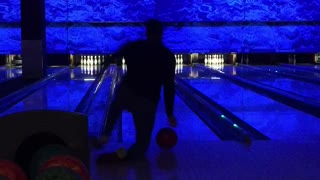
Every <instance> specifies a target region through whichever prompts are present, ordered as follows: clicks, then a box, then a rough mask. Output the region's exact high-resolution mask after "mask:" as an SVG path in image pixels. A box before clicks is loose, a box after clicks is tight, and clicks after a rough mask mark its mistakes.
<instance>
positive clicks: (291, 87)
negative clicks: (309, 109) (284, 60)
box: [222, 66, 320, 103]
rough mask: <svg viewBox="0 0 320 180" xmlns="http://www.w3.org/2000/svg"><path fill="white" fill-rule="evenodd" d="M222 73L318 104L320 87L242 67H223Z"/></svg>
mask: <svg viewBox="0 0 320 180" xmlns="http://www.w3.org/2000/svg"><path fill="white" fill-rule="evenodd" d="M222 71H223V72H225V73H226V74H232V75H236V76H238V77H241V78H244V79H246V80H250V81H255V82H259V83H261V84H264V85H268V86H271V87H273V88H277V89H281V90H284V91H286V92H287V93H288V94H289V93H291V94H296V95H299V96H303V97H305V98H306V99H309V100H311V101H312V100H316V101H319V103H320V92H319V88H320V85H316V84H313V83H309V82H304V81H302V80H295V79H291V78H289V77H284V76H279V75H277V74H276V72H274V73H265V72H258V71H255V70H252V69H250V68H246V67H242V66H224V68H223V70H222Z"/></svg>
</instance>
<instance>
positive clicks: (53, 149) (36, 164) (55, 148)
mask: <svg viewBox="0 0 320 180" xmlns="http://www.w3.org/2000/svg"><path fill="white" fill-rule="evenodd" d="M68 154H70V153H69V151H68V149H67V148H66V147H64V146H63V145H59V144H51V145H47V146H44V147H42V148H40V149H39V150H38V151H36V152H35V153H34V155H33V156H32V160H31V163H30V166H29V173H30V177H31V178H34V177H36V176H37V175H38V173H39V170H40V168H41V166H42V165H43V164H44V163H45V162H46V161H47V160H49V159H50V158H52V157H54V156H57V155H68Z"/></svg>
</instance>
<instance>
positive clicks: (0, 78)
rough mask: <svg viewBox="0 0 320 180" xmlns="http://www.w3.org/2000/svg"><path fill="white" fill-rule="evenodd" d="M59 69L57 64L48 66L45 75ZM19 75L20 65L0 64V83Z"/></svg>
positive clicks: (20, 72) (20, 74)
mask: <svg viewBox="0 0 320 180" xmlns="http://www.w3.org/2000/svg"><path fill="white" fill-rule="evenodd" d="M61 69H62V67H58V66H53V67H48V68H47V75H48V76H50V75H52V74H54V73H56V72H58V71H59V70H61ZM21 76H22V67H21V66H16V67H7V66H0V83H3V82H6V81H8V80H10V79H14V78H17V77H21Z"/></svg>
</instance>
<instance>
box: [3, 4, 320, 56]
mask: <svg viewBox="0 0 320 180" xmlns="http://www.w3.org/2000/svg"><path fill="white" fill-rule="evenodd" d="M2 1H4V2H0V24H1V29H0V53H9V52H14V53H19V52H20V50H21V49H20V41H21V35H20V28H19V25H18V24H19V22H20V0H2ZM318 7H320V1H319V0H309V1H305V0H220V1H217V0H46V19H47V21H48V25H47V44H48V45H47V47H48V52H49V53H68V52H75V53H110V52H114V51H115V50H116V49H117V48H118V47H119V46H120V45H121V44H122V43H124V42H126V41H130V40H134V39H137V38H143V37H144V33H143V30H144V29H143V27H142V26H141V25H140V22H143V21H145V20H147V19H149V18H158V19H160V20H162V21H164V22H166V24H167V25H168V28H167V29H166V32H165V38H164V42H165V43H166V44H167V45H168V46H169V47H170V48H171V49H173V50H174V51H175V52H190V51H191V52H230V51H236V52H287V51H291V52H319V51H320V43H319V42H320V11H319V10H318ZM67 22H68V26H67Z"/></svg>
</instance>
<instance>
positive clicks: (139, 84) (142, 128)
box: [97, 20, 176, 162]
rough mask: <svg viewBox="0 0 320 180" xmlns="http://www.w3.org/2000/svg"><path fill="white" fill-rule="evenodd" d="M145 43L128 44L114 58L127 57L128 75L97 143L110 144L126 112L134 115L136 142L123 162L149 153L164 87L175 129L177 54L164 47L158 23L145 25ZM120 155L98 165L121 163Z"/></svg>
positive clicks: (111, 155) (109, 155) (103, 158)
mask: <svg viewBox="0 0 320 180" xmlns="http://www.w3.org/2000/svg"><path fill="white" fill-rule="evenodd" d="M145 28H146V37H147V39H146V40H138V41H135V42H131V43H128V44H125V45H124V46H123V47H122V48H120V49H119V51H118V52H117V53H115V55H114V57H115V58H119V57H124V58H125V61H126V64H127V73H126V74H125V75H124V77H123V79H122V81H121V82H120V84H119V86H118V88H117V89H116V93H115V97H114V99H113V101H112V104H111V106H110V109H109V113H108V116H107V123H106V129H105V131H104V135H103V136H102V137H100V138H99V139H98V143H99V144H104V143H107V142H108V139H109V137H110V134H111V132H112V130H113V127H114V125H115V123H116V120H117V119H118V118H119V116H120V115H121V113H122V111H123V110H124V109H126V110H128V111H129V112H131V113H132V115H133V120H134V125H135V129H136V142H135V144H133V145H132V146H131V147H130V148H129V150H128V151H127V152H123V154H127V155H126V156H122V158H124V159H125V158H128V159H130V158H139V157H142V156H144V154H145V153H146V151H147V150H148V147H149V144H150V140H151V136H152V130H153V127H154V123H155V115H156V111H157V105H158V103H159V100H160V94H161V93H160V91H161V88H162V87H163V90H164V100H165V106H166V114H167V116H168V121H169V123H170V125H171V126H172V127H175V126H176V118H175V116H174V113H173V106H174V96H175V87H174V76H175V57H174V54H173V53H172V52H171V51H170V50H169V49H168V48H167V47H166V46H165V45H164V44H163V43H162V35H163V26H162V23H161V22H160V21H158V20H149V21H147V22H146V23H145ZM116 154H117V153H106V154H103V155H101V156H100V157H99V158H98V160H97V162H103V161H108V160H112V159H118V157H119V156H116Z"/></svg>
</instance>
